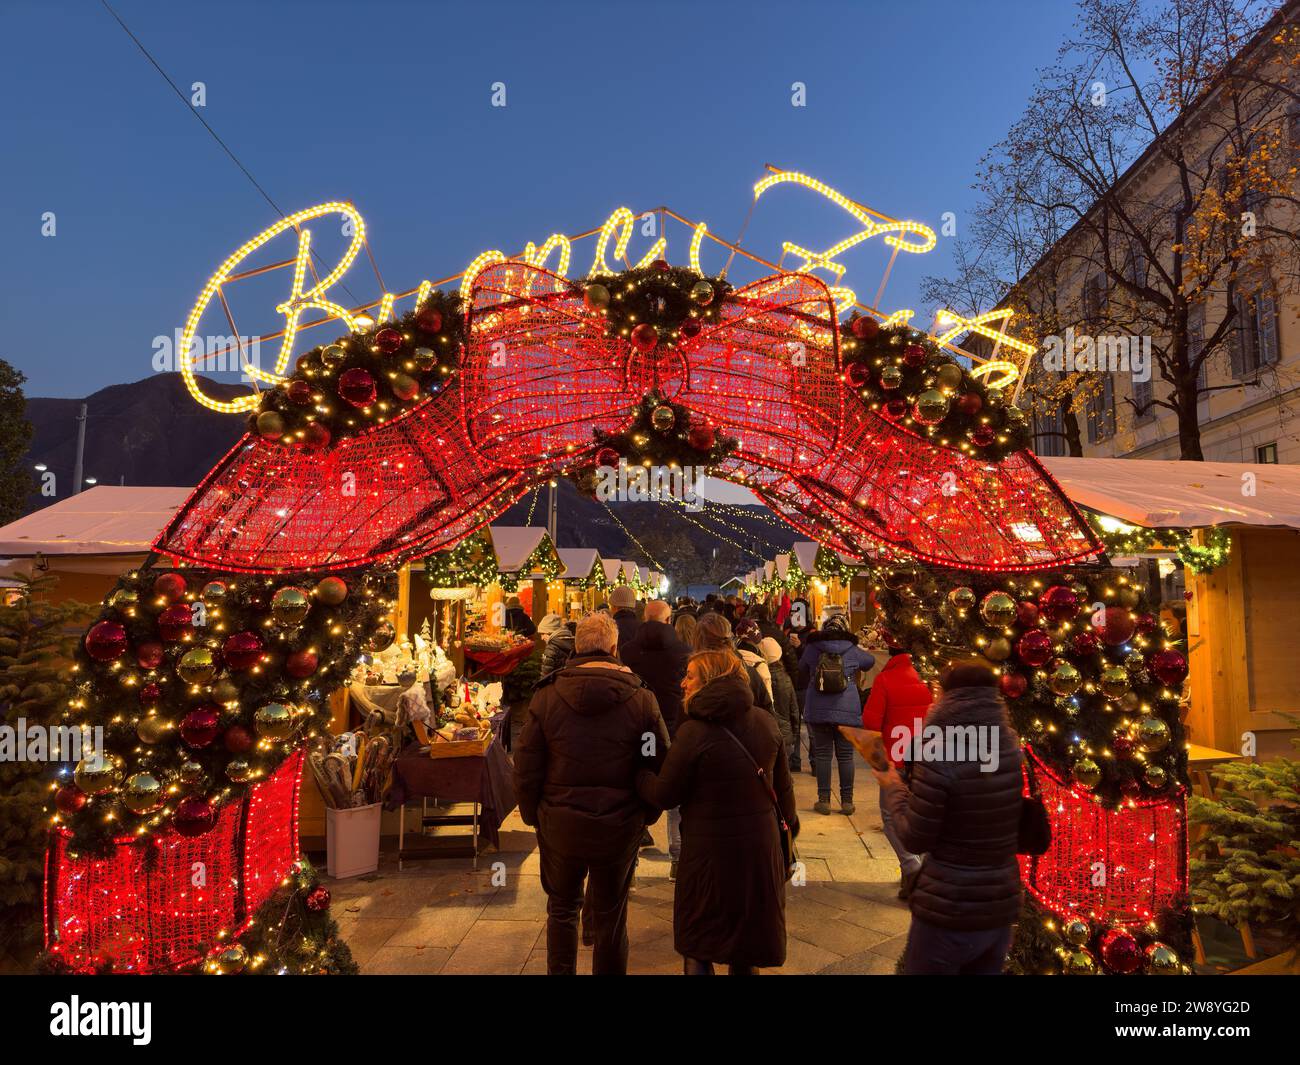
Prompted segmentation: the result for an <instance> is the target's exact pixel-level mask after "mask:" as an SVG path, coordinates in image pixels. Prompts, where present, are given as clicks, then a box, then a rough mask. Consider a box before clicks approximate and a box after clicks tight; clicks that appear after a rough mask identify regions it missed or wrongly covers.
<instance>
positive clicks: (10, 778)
mask: <svg viewBox="0 0 1300 1065" xmlns="http://www.w3.org/2000/svg"><path fill="white" fill-rule="evenodd" d="M56 583H57V582H56V580H55V579H54V578H53V577H38V578H36V579H35V580H22V584H21V586H20V587H19V588H18V589H17V591H16V592H11V593H10V594H9V595H8V596H7V598H6V600H5V602H4V603H3V604H0V713H3V717H4V720H3V724H4V725H5V726H6V732H8V729H13V730H14V731H13V734H12V735H13V736H14V737H17V736H19V735H26V736H27V737H28V738H31V737H33V736H35V735H37V733H36V732H35V731H34V730H35V729H37V728H46V729H48V728H53V727H56V726H57V725H58V724H59V723H60V721H61V720H62V717H63V712H64V708H65V706H66V704H67V701H68V698H69V695H70V693H71V686H70V685H69V684H68V683H67V681H66V680H65V679H64V678H65V677H66V676H67V670H68V666H69V665H70V664H71V661H72V656H73V653H74V651H75V648H76V644H77V638H78V625H77V623H78V622H80V621H82V620H84V618H86V617H87V616H88V615H89V613H90V610H91V608H90V607H88V606H86V605H84V604H82V603H75V602H63V603H51V602H50V601H49V598H48V597H49V593H50V591H51V589H52V587H53V586H54V585H55V584H56ZM15 742H16V741H15ZM26 746H27V745H24V750H21V751H19V750H15V751H14V752H13V756H12V757H6V758H4V759H3V760H0V968H3V969H6V970H7V969H12V968H16V967H22V966H24V965H25V963H26V962H27V960H29V959H30V957H31V956H32V955H34V954H35V951H36V949H37V948H38V947H39V946H40V942H41V884H42V871H43V866H44V855H45V842H46V830H47V828H48V825H49V817H48V815H47V813H46V810H45V806H46V804H47V803H48V801H49V797H50V781H51V774H50V768H51V767H50V762H49V761H45V760H35V759H29V758H28V757H27V756H26V755H27V753H28V752H27V749H26ZM47 749H48V745H47ZM49 754H50V755H51V756H52V755H53V752H52V751H50V752H49Z"/></svg>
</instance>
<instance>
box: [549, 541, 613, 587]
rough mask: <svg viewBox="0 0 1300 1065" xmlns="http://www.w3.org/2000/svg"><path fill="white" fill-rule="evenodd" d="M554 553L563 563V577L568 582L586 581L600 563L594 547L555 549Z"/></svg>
mask: <svg viewBox="0 0 1300 1065" xmlns="http://www.w3.org/2000/svg"><path fill="white" fill-rule="evenodd" d="M555 552H556V554H558V555H559V556H560V561H561V562H562V563H564V575H565V577H567V578H568V579H569V580H576V581H583V580H586V579H587V578H588V577H590V576H591V574H592V572H593V571H594V570H595V568H596V565H597V563H599V562H601V561H602V560H601V557H600V552H598V551H597V550H596V549H595V548H594V547H557V548H556V549H555ZM602 572H603V570H602Z"/></svg>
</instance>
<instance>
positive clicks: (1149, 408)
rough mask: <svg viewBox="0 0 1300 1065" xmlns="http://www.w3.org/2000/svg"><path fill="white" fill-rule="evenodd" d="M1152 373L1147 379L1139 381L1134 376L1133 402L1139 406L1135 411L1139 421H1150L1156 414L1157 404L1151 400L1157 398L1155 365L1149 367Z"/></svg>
mask: <svg viewBox="0 0 1300 1065" xmlns="http://www.w3.org/2000/svg"><path fill="white" fill-rule="evenodd" d="M1147 369H1148V370H1149V372H1150V375H1151V376H1149V377H1148V378H1147V379H1146V380H1145V381H1139V380H1138V379H1137V378H1136V377H1135V378H1133V402H1134V404H1135V405H1136V406H1137V410H1136V411H1135V412H1134V415H1135V417H1136V418H1137V420H1138V421H1139V422H1149V421H1150V420H1151V419H1152V418H1154V417H1155V416H1156V408H1155V404H1154V403H1152V402H1151V401H1152V400H1153V399H1154V398H1155V383H1156V382H1155V369H1156V368H1155V367H1154V366H1149V367H1148V368H1147Z"/></svg>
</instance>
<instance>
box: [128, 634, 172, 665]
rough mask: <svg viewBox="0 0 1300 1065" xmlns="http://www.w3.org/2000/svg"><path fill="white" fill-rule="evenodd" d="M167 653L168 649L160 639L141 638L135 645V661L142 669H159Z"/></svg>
mask: <svg viewBox="0 0 1300 1065" xmlns="http://www.w3.org/2000/svg"><path fill="white" fill-rule="evenodd" d="M165 654H166V649H165V648H164V647H163V645H162V644H161V643H160V642H159V641H158V640H141V641H140V642H139V643H138V644H136V645H135V663H136V665H138V666H139V667H140V668H141V669H157V668H158V667H159V666H161V665H162V661H163V656H164V655H165Z"/></svg>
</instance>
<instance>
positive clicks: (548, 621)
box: [537, 614, 564, 637]
mask: <svg viewBox="0 0 1300 1065" xmlns="http://www.w3.org/2000/svg"><path fill="white" fill-rule="evenodd" d="M563 628H564V618H562V617H560V615H559V614H546V615H545V616H543V618H542V620H541V621H539V622H538V623H537V633H538V635H539V636H546V637H549V636H554V635H556V633H558V632H559V631H560V630H561V629H563Z"/></svg>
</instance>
